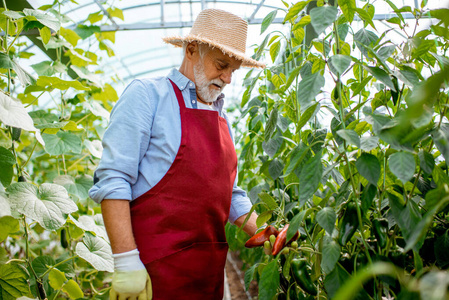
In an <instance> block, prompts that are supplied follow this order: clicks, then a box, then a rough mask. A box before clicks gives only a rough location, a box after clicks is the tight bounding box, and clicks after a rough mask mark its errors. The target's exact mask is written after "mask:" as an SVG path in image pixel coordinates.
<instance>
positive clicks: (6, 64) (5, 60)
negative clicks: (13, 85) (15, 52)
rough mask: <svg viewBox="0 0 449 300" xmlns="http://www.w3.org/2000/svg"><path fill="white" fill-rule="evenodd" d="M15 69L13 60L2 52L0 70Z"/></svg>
mask: <svg viewBox="0 0 449 300" xmlns="http://www.w3.org/2000/svg"><path fill="white" fill-rule="evenodd" d="M13 67H14V63H13V61H12V60H11V58H10V57H9V56H8V55H7V54H5V53H3V52H0V68H2V69H12V68H13Z"/></svg>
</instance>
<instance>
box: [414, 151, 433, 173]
mask: <svg viewBox="0 0 449 300" xmlns="http://www.w3.org/2000/svg"><path fill="white" fill-rule="evenodd" d="M418 157H419V166H420V167H421V169H422V170H423V171H424V172H425V173H426V174H432V171H433V168H434V167H435V159H434V158H433V155H432V154H430V153H429V152H427V151H425V150H421V151H419V153H418Z"/></svg>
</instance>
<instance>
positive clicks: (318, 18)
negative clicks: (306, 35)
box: [310, 6, 338, 35]
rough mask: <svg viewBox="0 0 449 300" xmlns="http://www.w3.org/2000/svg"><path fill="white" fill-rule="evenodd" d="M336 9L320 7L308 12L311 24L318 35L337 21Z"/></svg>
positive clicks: (333, 7)
mask: <svg viewBox="0 0 449 300" xmlns="http://www.w3.org/2000/svg"><path fill="white" fill-rule="evenodd" d="M337 13H338V8H337V7H335V6H321V7H315V8H312V9H311V10H310V18H311V24H312V26H313V29H315V32H316V33H317V34H318V35H319V34H320V33H322V32H323V31H324V30H325V29H326V28H327V27H329V26H330V25H331V24H332V23H333V22H335V20H336V19H337Z"/></svg>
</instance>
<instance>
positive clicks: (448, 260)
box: [435, 230, 449, 268]
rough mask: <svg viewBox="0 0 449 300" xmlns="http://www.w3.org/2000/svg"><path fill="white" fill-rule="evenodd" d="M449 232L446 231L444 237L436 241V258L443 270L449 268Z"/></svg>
mask: <svg viewBox="0 0 449 300" xmlns="http://www.w3.org/2000/svg"><path fill="white" fill-rule="evenodd" d="M448 233H449V232H448V231H447V230H446V231H445V232H444V234H443V235H441V236H439V237H437V238H436V240H435V258H436V259H437V263H438V265H439V266H440V267H442V268H447V267H448V266H449V251H447V249H449V234H448Z"/></svg>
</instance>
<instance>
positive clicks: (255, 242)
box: [245, 225, 279, 248]
mask: <svg viewBox="0 0 449 300" xmlns="http://www.w3.org/2000/svg"><path fill="white" fill-rule="evenodd" d="M278 234H279V231H277V229H276V228H274V227H273V226H271V225H269V226H267V227H266V228H265V229H264V230H262V231H261V232H259V233H258V234H256V235H254V236H253V237H252V238H250V239H249V240H248V241H246V243H245V247H246V248H254V247H259V246H263V244H264V243H265V241H269V240H270V235H274V236H277V235H278Z"/></svg>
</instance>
